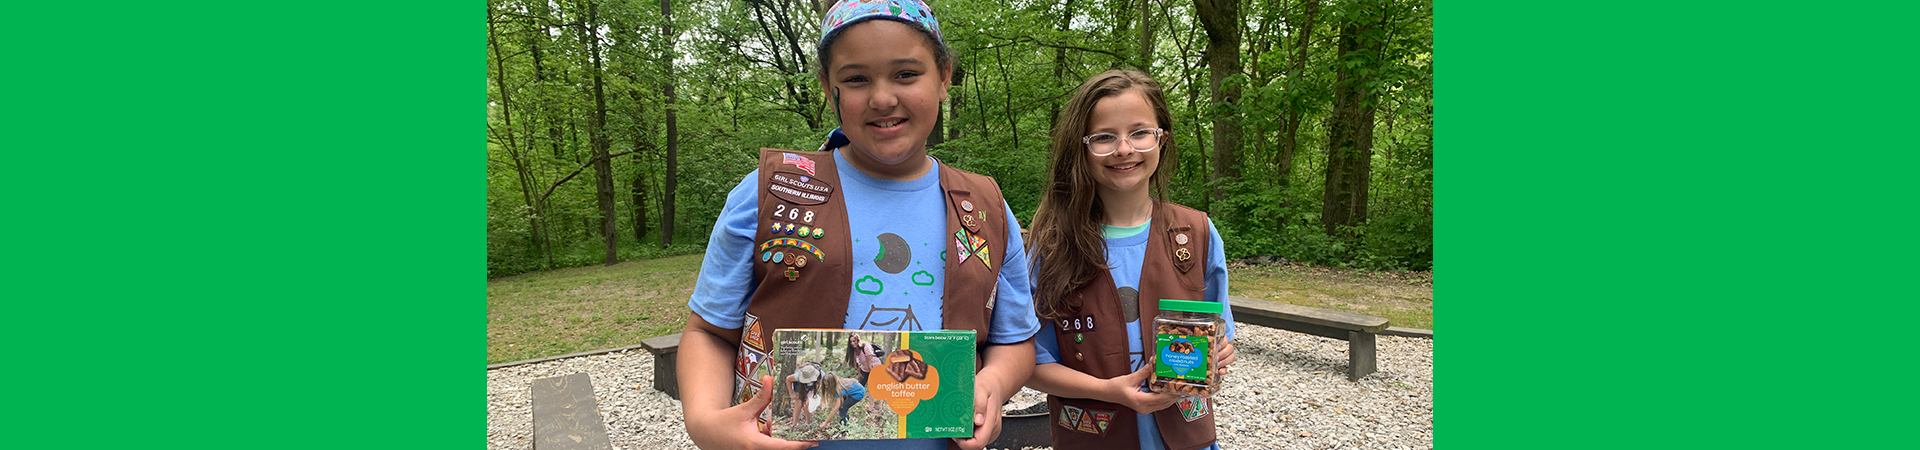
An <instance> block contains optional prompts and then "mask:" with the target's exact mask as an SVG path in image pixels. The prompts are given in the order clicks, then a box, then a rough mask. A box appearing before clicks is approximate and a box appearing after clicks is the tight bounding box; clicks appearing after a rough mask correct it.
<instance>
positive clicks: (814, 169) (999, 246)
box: [715, 148, 1008, 432]
mask: <svg viewBox="0 0 1920 450" xmlns="http://www.w3.org/2000/svg"><path fill="white" fill-rule="evenodd" d="M938 167H939V169H940V188H941V190H942V191H943V192H944V193H945V194H946V196H947V200H948V203H949V205H948V206H949V208H948V211H949V212H948V214H947V230H946V234H945V235H944V236H945V237H946V238H947V239H950V240H951V241H952V242H953V244H951V245H954V248H952V249H950V250H948V257H947V261H946V275H945V276H946V280H945V281H944V289H945V290H944V291H943V292H942V305H941V308H940V320H941V327H942V328H944V329H948V330H966V329H972V330H975V332H976V333H977V335H976V337H977V338H978V339H977V340H976V343H977V344H979V345H984V344H986V342H987V336H988V333H987V324H988V321H989V318H990V317H991V316H992V311H993V299H994V297H993V295H994V294H995V293H996V292H995V291H996V290H997V289H996V288H997V287H998V286H999V284H998V283H999V278H1000V262H1001V261H1000V258H1001V257H1002V256H1003V255H1006V242H1007V241H1006V237H1007V232H1008V228H1007V224H1006V223H1005V222H1006V218H1007V212H1006V205H1005V200H1004V199H1003V198H1001V196H1000V186H999V185H998V184H996V183H995V182H994V181H993V178H990V177H986V176H982V175H977V174H974V173H971V172H967V171H963V170H960V169H955V168H952V167H951V166H948V165H946V164H939V165H938ZM850 170H852V169H850ZM759 177H760V183H759V184H760V185H759V189H760V190H759V193H760V217H759V230H758V231H757V232H756V233H755V237H754V243H755V245H754V255H753V258H754V259H753V261H754V262H753V264H754V268H753V284H754V290H753V297H752V298H751V299H749V300H748V303H747V316H746V321H745V322H744V324H743V325H742V326H741V329H740V330H739V333H740V334H739V335H740V342H738V343H737V344H736V345H738V346H739V347H738V350H739V360H738V361H736V364H735V372H736V373H735V376H736V378H735V379H734V386H735V392H734V398H733V403H734V404H740V403H743V402H744V401H746V400H747V399H751V398H752V397H753V395H754V394H755V393H758V392H759V390H760V389H762V388H763V387H762V386H760V381H759V378H760V377H759V373H760V372H762V371H763V367H764V368H765V369H771V367H767V366H766V363H767V361H768V360H769V359H768V358H767V355H768V352H769V351H770V350H771V346H770V344H772V343H773V342H772V341H773V330H775V329H780V328H841V327H843V326H845V324H846V317H847V298H848V296H849V295H851V290H852V286H851V283H850V281H849V280H851V279H852V278H853V264H850V263H852V262H854V261H853V258H854V255H853V247H852V240H851V239H849V238H848V234H849V232H848V229H849V228H848V226H847V208H846V203H844V202H845V200H846V198H845V197H844V196H842V195H841V193H840V186H837V185H838V184H839V182H840V176H839V172H838V171H837V168H836V167H834V160H833V154H832V153H830V152H824V151H823V152H802V151H791V150H780V149H772V148H763V149H760V174H759ZM960 252H967V254H968V256H969V257H966V258H961V257H959V253H960ZM715 331H719V330H715ZM716 334H717V335H720V336H727V335H729V334H730V333H726V332H717V333H716ZM777 378H778V377H776V379H777ZM766 420H767V415H766V414H765V413H763V414H762V415H761V426H762V430H763V432H764V430H765V429H766V428H765V426H766Z"/></svg>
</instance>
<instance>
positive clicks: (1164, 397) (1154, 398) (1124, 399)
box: [1095, 361, 1180, 414]
mask: <svg viewBox="0 0 1920 450" xmlns="http://www.w3.org/2000/svg"><path fill="white" fill-rule="evenodd" d="M1152 377H1153V362H1152V361H1148V362H1147V365H1145V366H1142V367H1140V370H1135V371H1133V373H1131V374H1127V375H1125V376H1120V377H1114V378H1108V379H1107V380H1106V383H1107V386H1106V391H1107V393H1108V395H1107V397H1108V398H1099V399H1095V400H1100V401H1104V402H1107V403H1113V404H1118V405H1121V406H1125V407H1127V408H1128V409H1132V410H1133V412H1137V413H1140V414H1152V413H1153V412H1154V411H1159V410H1162V409H1167V407H1169V406H1173V404H1174V403H1175V402H1179V401H1180V396H1178V395H1173V394H1161V393H1155V392H1141V391H1140V387H1141V386H1145V385H1146V384H1147V380H1148V379H1150V378H1152Z"/></svg>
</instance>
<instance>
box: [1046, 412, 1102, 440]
mask: <svg viewBox="0 0 1920 450" xmlns="http://www.w3.org/2000/svg"><path fill="white" fill-rule="evenodd" d="M1059 414H1060V416H1059V418H1058V419H1055V420H1054V422H1053V423H1054V424H1055V425H1059V426H1060V427H1061V428H1066V429H1069V430H1073V431H1078V432H1082V433H1087V434H1096V435H1101V436H1106V435H1107V426H1108V425H1111V424H1112V423H1113V412H1112V411H1095V410H1089V409H1081V408H1079V407H1075V406H1072V405H1061V408H1060V413H1059Z"/></svg>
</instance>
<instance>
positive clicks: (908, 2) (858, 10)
mask: <svg viewBox="0 0 1920 450" xmlns="http://www.w3.org/2000/svg"><path fill="white" fill-rule="evenodd" d="M873 18H881V19H892V20H897V21H901V22H906V23H915V24H920V26H922V27H926V28H927V31H929V32H932V33H933V39H934V40H936V41H941V42H945V40H944V38H942V37H941V36H940V21H939V20H936V19H934V18H933V9H932V8H928V7H927V3H926V2H924V1H921V0H839V1H837V2H835V3H834V4H833V8H831V9H828V10H827V15H826V17H825V18H823V19H821V21H820V42H822V43H825V42H826V41H827V35H830V34H833V30H838V29H841V28H846V26H848V25H853V24H855V23H859V22H861V21H864V20H867V19H873Z"/></svg>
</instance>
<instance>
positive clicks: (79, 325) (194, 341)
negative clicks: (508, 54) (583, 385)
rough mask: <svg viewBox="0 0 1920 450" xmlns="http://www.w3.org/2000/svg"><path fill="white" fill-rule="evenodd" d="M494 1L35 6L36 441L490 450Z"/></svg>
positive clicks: (14, 155)
mask: <svg viewBox="0 0 1920 450" xmlns="http://www.w3.org/2000/svg"><path fill="white" fill-rule="evenodd" d="M483 8H484V6H483V4H482V2H478V1H471V2H466V1H463V2H448V1H437V2H436V1H429V2H322V3H315V2H293V3H276V2H114V1H106V2H88V3H85V4H63V3H57V2H56V3H48V2H39V3H23V4H11V5H9V6H8V8H7V9H8V11H7V12H6V13H5V14H4V17H5V19H0V20H3V21H4V22H6V25H5V26H3V27H0V36H4V37H6V38H7V39H6V42H8V43H9V46H8V47H9V54H8V56H7V57H6V62H5V63H0V65H3V66H5V69H4V70H0V77H5V80H4V83H0V86H5V88H4V89H5V91H6V94H5V99H4V100H0V104H3V105H5V106H6V108H4V109H5V110H6V111H7V112H8V117H7V119H6V120H5V121H4V123H6V125H5V127H6V133H4V136H5V137H4V138H0V147H3V148H4V151H0V154H4V155H5V156H4V163H0V166H3V167H4V168H5V170H4V173H5V176H4V177H0V179H4V181H0V183H5V184H4V185H3V187H4V192H6V193H7V199H8V200H9V201H8V202H6V207H5V209H6V213H4V216H5V219H4V220H0V222H4V223H6V226H7V230H6V232H5V233H4V235H5V236H6V237H5V239H6V245H5V246H4V247H3V248H5V250H4V252H5V255H6V256H7V257H6V258H5V259H6V260H7V265H8V267H7V269H6V270H5V271H4V273H5V274H6V275H5V277H6V278H5V279H6V283H5V284H6V286H7V288H6V289H4V290H0V292H5V294H0V296H4V297H5V298H7V301H6V302H5V304H6V313H4V314H3V315H4V316H5V317H6V319H4V321H5V323H6V325H5V326H4V327H0V329H3V330H4V331H0V333H4V339H5V342H6V348H7V349H8V350H9V351H8V357H7V358H6V359H7V360H8V361H9V364H7V366H8V369H9V370H6V371H4V372H6V373H7V378H8V379H7V381H8V383H7V384H6V390H8V391H10V392H15V393H17V394H16V395H14V396H11V397H10V398H9V399H8V400H7V401H6V402H5V403H6V404H7V405H8V406H9V408H8V409H10V410H12V411H13V412H14V414H15V417H25V418H26V421H25V422H21V421H18V420H15V421H14V422H13V424H11V425H10V426H8V427H7V429H8V430H9V432H8V433H7V434H8V441H9V444H8V446H9V447H11V448H151V447H161V448H165V447H180V448H340V447H355V448H445V447H460V448H475V447H478V446H483V445H485V441H483V440H482V439H484V436H483V434H484V432H485V429H486V425H485V423H484V421H485V415H486V409H485V389H486V387H485V378H484V375H482V373H481V366H482V365H483V362H484V361H485V359H486V355H485V343H484V339H485V331H486V329H485V328H486V306H485V305H486V304H485V296H486V290H485V285H484V282H485V280H486V272H485V270H486V268H485V227H484V224H483V222H484V220H485V214H486V212H485V203H484V202H485V197H484V196H485V193H484V190H483V188H482V186H483V182H484V181H483V179H484V174H485V171H486V170H487V168H486V163H485V162H484V159H483V158H482V157H481V155H482V148H483V147H482V144H483V142H484V141H483V140H484V139H485V137H484V133H485V128H484V126H485V125H484V123H483V120H482V119H483V117H484V114H485V110H484V105H485V101H486V98H485V97H484V95H485V92H484V91H483V90H482V89H483V88H484V85H483V83H484V81H485V80H484V78H482V71H483V70H484V69H485V66H484V62H483V61H484V58H485V55H486V53H485V52H486V49H485V46H484V45H483V44H482V42H483V33H484V26H485V24H484V20H485V12H484V10H483Z"/></svg>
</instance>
